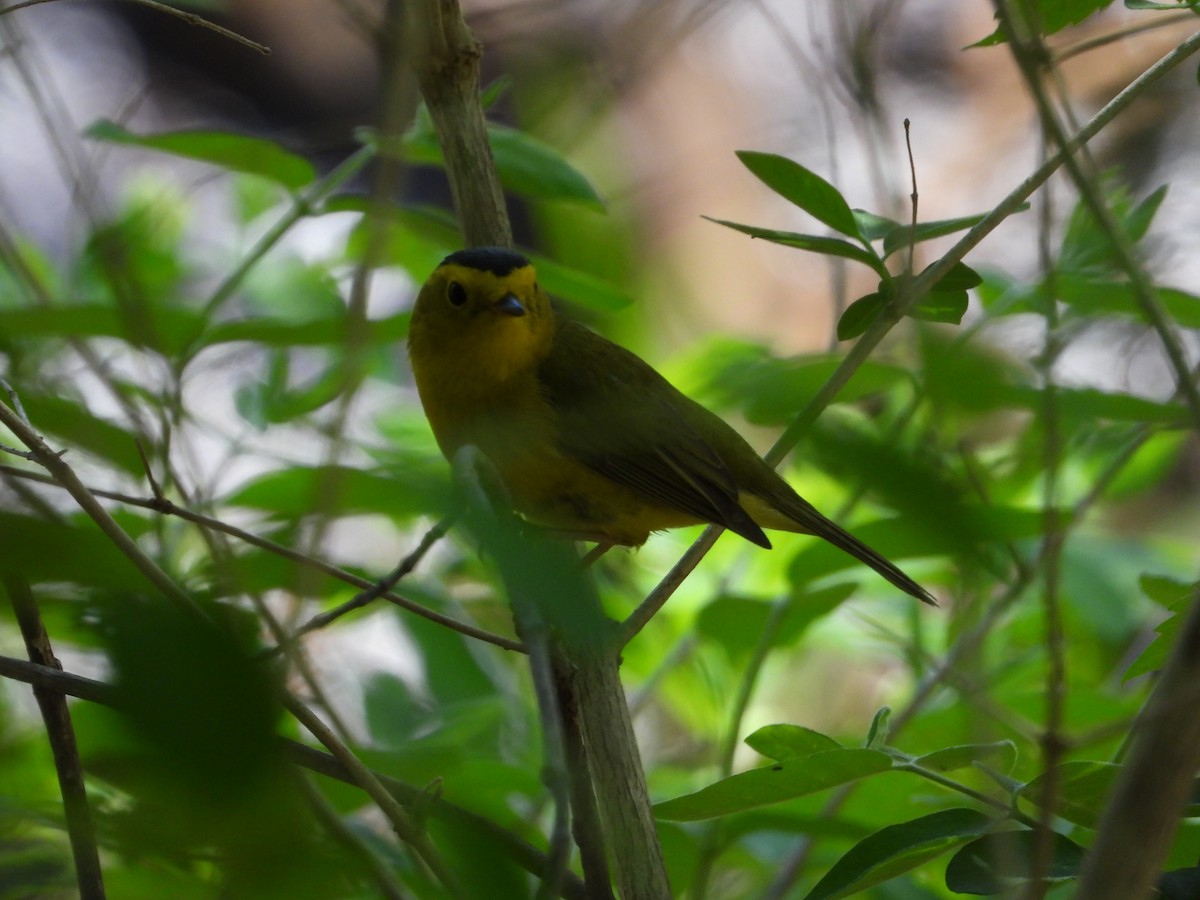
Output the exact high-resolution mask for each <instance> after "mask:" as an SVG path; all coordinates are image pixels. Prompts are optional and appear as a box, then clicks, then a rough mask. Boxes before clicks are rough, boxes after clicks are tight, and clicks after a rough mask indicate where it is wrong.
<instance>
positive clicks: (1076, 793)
mask: <svg viewBox="0 0 1200 900" xmlns="http://www.w3.org/2000/svg"><path fill="white" fill-rule="evenodd" d="M1120 771H1121V767H1120V766H1119V765H1117V764H1115V763H1108V762H1089V761H1074V762H1067V763H1063V764H1062V765H1061V766H1059V767H1058V769H1057V770H1056V773H1055V777H1056V778H1057V784H1056V790H1055V792H1054V793H1055V797H1054V800H1055V804H1054V814H1055V815H1057V816H1059V817H1061V818H1063V819H1066V820H1067V821H1068V822H1074V823H1075V824H1076V825H1082V826H1083V827H1085V828H1095V827H1096V824H1097V823H1098V822H1099V821H1100V813H1101V812H1102V811H1103V809H1104V803H1105V801H1106V800H1107V798H1108V794H1109V791H1110V790H1111V789H1112V786H1113V784H1114V783H1115V782H1116V780H1117V775H1118V774H1119V773H1120ZM1045 779H1046V775H1045V774H1042V775H1039V776H1038V777H1037V778H1035V779H1033V780H1032V781H1030V782H1028V783H1027V784H1025V785H1024V786H1023V787H1022V788H1021V790H1020V796H1021V797H1023V798H1024V799H1026V800H1028V801H1029V802H1030V803H1033V804H1035V805H1040V804H1041V800H1042V791H1043V785H1044V784H1045Z"/></svg>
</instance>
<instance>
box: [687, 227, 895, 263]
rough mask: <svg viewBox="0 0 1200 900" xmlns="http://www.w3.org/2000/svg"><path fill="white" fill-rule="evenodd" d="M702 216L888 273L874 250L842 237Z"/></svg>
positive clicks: (757, 234) (740, 229) (769, 239)
mask: <svg viewBox="0 0 1200 900" xmlns="http://www.w3.org/2000/svg"><path fill="white" fill-rule="evenodd" d="M702 218H705V219H708V221H710V222H715V223H716V224H718V225H724V226H725V227H726V228H732V229H733V230H734V231H740V232H741V233H742V234H748V235H750V237H752V238H761V239H762V240H764V241H770V242H771V243H772V244H782V245H783V246H784V247H796V248H797V249H800V250H811V251H812V252H813V253H823V254H825V255H826V256H837V257H841V258H843V259H852V260H854V261H855V262H860V263H862V264H863V265H865V266H870V267H871V268H872V269H874V270H875V271H876V272H877V273H879V274H880V275H885V274H886V273H887V269H886V268H885V267H884V265H883V261H882V260H881V259H879V257H877V256H876V255H875V254H874V253H873V252H871V251H870V250H868V249H866V248H864V247H860V246H859V245H858V244H851V243H850V242H849V241H843V240H842V239H841V238H835V237H825V236H822V235H817V234H797V233H796V232H794V231H776V230H775V229H773V228H759V227H757V226H755V225H742V224H740V223H738V222H728V221H726V220H725V219H714V218H712V217H711V216H702Z"/></svg>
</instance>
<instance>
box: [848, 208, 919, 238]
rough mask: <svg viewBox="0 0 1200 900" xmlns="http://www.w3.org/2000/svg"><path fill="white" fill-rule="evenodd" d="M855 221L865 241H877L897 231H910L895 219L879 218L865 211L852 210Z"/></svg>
mask: <svg viewBox="0 0 1200 900" xmlns="http://www.w3.org/2000/svg"><path fill="white" fill-rule="evenodd" d="M850 211H851V212H852V213H854V221H855V222H856V223H857V224H858V233H859V234H860V235H861V236H862V239H863V240H864V241H877V240H879V239H880V238H882V237H884V236H885V235H887V234H888V233H890V232H892V231H895V230H896V229H904V230H909V229H908V226H907V225H901V224H900V223H899V222H897V221H895V220H894V219H888V218H885V217H884V216H877V215H876V214H875V213H873V212H867V210H865V209H852V210H850Z"/></svg>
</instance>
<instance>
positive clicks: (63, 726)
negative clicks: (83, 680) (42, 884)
mask: <svg viewBox="0 0 1200 900" xmlns="http://www.w3.org/2000/svg"><path fill="white" fill-rule="evenodd" d="M0 581H3V583H4V589H5V591H6V592H7V593H8V599H9V600H10V601H11V602H12V607H13V612H14V613H15V614H16V617H17V624H18V625H19V626H20V629H21V636H22V637H23V638H24V639H25V649H26V652H27V653H28V654H29V660H30V662H34V663H37V664H38V665H42V666H49V667H51V668H53V669H58V670H60V671H61V670H62V666H61V665H60V664H59V662H58V659H57V658H55V656H54V649H53V648H52V647H51V646H50V636H49V635H48V634H46V629H45V627H44V626H43V625H42V617H41V614H40V613H39V612H38V607H37V601H36V600H35V599H34V596H33V592H32V591H30V589H29V584H28V583H27V582H26V581H25V579H23V578H21V577H20V576H18V575H16V574H14V573H13V572H11V571H9V572H5V573H3V575H0ZM33 695H34V697H36V698H37V703H38V708H39V709H40V710H41V711H42V721H44V722H45V723H46V737H47V739H48V740H49V742H50V750H51V752H52V753H53V755H54V768H55V771H56V772H57V773H58V786H59V790H60V791H61V792H62V800H63V813H64V816H65V818H66V822H67V835H68V837H69V838H70V841H71V855H72V856H73V857H74V859H75V880H76V882H77V883H78V885H79V896H80V898H81V900H104V896H105V894H104V876H103V873H102V872H101V870H100V854H99V852H98V850H97V849H96V832H95V829H94V828H93V826H92V812H91V809H90V808H89V807H88V800H87V790H86V788H85V787H84V783H83V768H82V766H81V765H80V763H79V748H78V746H77V745H76V743H75V730H74V728H72V727H71V713H70V711H69V710H68V709H67V698H66V697H65V696H64V695H63V694H60V693H58V692H57V691H54V690H51V689H49V688H45V687H38V686H35V687H34V689H33Z"/></svg>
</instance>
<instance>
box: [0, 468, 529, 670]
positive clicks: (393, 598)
mask: <svg viewBox="0 0 1200 900" xmlns="http://www.w3.org/2000/svg"><path fill="white" fill-rule="evenodd" d="M0 473H3V474H6V475H10V476H13V477H16V478H25V479H28V480H30V481H36V482H38V483H39V484H47V485H51V486H53V487H65V486H64V485H62V484H59V483H58V482H57V481H55V480H54V479H53V478H50V477H48V476H46V475H43V474H42V473H40V472H31V471H29V470H27V469H19V468H14V467H13V466H5V465H0ZM87 490H89V491H90V492H91V493H92V494H93V495H94V496H96V497H103V498H105V499H107V500H115V501H117V502H118V503H124V504H126V505H128V506H137V507H141V508H142V509H149V510H153V511H155V512H157V513H161V514H162V515H168V516H177V517H178V518H180V519H183V520H184V521H186V522H192V523H193V524H195V525H199V526H200V527H202V528H206V529H211V530H213V531H219V532H221V533H223V534H227V535H229V536H230V537H233V538H237V539H238V540H239V541H242V542H244V543H246V544H249V545H251V546H252V547H258V548H259V549H260V550H265V551H266V552H268V553H272V554H274V555H276V556H279V557H282V558H283V559H286V560H289V561H291V562H294V563H297V564H298V565H302V566H307V567H309V568H312V569H315V570H316V571H318V572H322V573H324V574H325V575H328V576H329V577H330V578H336V579H337V580H338V581H342V582H345V583H346V584H349V585H353V586H354V587H357V588H361V589H363V590H364V591H370V590H372V589H374V587H375V585H376V582H372V581H368V580H367V579H366V578H360V577H359V576H358V575H355V574H353V573H352V572H347V571H346V570H345V569H342V568H339V567H338V566H335V565H333V564H331V563H327V562H325V561H324V560H321V559H317V558H315V557H311V556H307V555H305V554H303V553H300V552H299V551H296V550H292V549H291V548H290V547H285V546H283V545H282V544H277V543H275V542H274V541H271V540H268V539H267V538H264V537H259V536H258V535H256V534H252V533H251V532H249V531H246V530H245V529H242V528H237V527H236V526H233V525H230V524H228V523H227V522H223V521H221V520H220V519H217V518H214V517H212V516H206V515H203V514H202V513H197V512H192V511H191V510H188V509H184V508H183V507H181V506H178V505H176V504H174V503H172V502H171V501H170V500H147V499H145V498H142V497H134V496H132V495H130V494H122V493H119V492H117V491H106V490H102V489H99V488H95V489H93V488H87ZM426 537H427V538H428V537H429V535H426ZM380 597H381V598H382V599H384V600H387V601H388V602H389V603H394V604H395V605H396V606H399V607H400V608H401V609H403V610H406V611H408V612H411V613H413V614H414V615H418V616H421V617H422V618H425V619H428V620H429V621H431V622H436V623H437V624H439V625H442V626H445V627H446V628H450V629H452V630H454V631H457V632H459V633H460V634H463V635H466V636H467V637H472V638H475V639H477V640H480V641H485V642H486V643H489V644H494V645H495V646H497V647H500V648H502V649H504V650H513V651H516V652H517V653H524V652H525V647H524V645H523V644H522V643H521V642H520V641H514V640H513V639H511V638H506V637H503V636H502V635H498V634H493V633H492V632H490V631H485V630H484V629H482V628H477V627H475V626H474V625H469V624H467V623H466V622H461V621H459V620H458V619H453V618H451V617H450V616H446V615H443V614H442V613H439V612H438V611H437V610H433V609H430V608H429V607H427V606H422V605H421V604H420V603H417V602H415V601H413V600H409V599H408V598H407V597H404V596H401V595H400V594H397V593H395V592H394V591H387V592H386V593H383V594H381V595H380Z"/></svg>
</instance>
